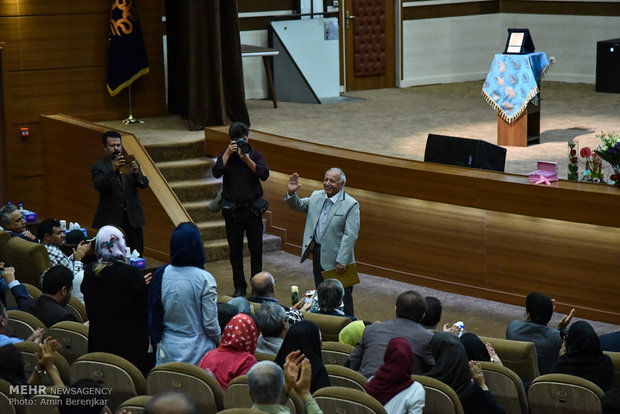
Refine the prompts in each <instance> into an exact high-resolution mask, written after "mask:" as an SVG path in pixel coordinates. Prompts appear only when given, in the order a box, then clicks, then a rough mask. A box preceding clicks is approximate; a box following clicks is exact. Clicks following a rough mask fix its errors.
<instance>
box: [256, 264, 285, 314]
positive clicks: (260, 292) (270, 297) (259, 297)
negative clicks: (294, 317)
mask: <svg viewBox="0 0 620 414" xmlns="http://www.w3.org/2000/svg"><path fill="white" fill-rule="evenodd" d="M250 284H251V285H252V296H251V297H249V298H248V300H249V301H250V302H256V303H263V302H266V301H270V302H275V303H280V302H278V299H276V280H275V279H274V277H273V275H272V274H271V273H269V272H260V273H257V274H255V275H254V276H252V278H251V279H250ZM280 306H282V307H283V308H284V310H288V308H287V307H286V306H284V305H282V304H281V303H280Z"/></svg>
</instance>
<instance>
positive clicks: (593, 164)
mask: <svg viewBox="0 0 620 414" xmlns="http://www.w3.org/2000/svg"><path fill="white" fill-rule="evenodd" d="M579 155H580V156H581V158H583V159H584V160H585V168H586V169H585V171H584V172H583V175H582V176H581V180H582V181H588V182H592V183H601V182H603V183H604V182H605V177H603V173H602V172H601V170H602V168H603V159H602V158H601V157H600V156H599V155H598V154H597V153H596V151H595V152H592V150H591V149H590V147H583V148H582V149H581V150H580V151H579Z"/></svg>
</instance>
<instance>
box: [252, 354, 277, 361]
mask: <svg viewBox="0 0 620 414" xmlns="http://www.w3.org/2000/svg"><path fill="white" fill-rule="evenodd" d="M254 358H256V360H257V361H275V360H276V356H275V355H274V354H266V353H264V352H255V353H254Z"/></svg>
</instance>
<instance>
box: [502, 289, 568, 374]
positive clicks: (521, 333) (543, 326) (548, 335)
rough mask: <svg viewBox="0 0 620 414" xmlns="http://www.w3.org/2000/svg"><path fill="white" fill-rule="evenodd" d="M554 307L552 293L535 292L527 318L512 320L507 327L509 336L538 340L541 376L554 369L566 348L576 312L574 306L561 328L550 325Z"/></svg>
mask: <svg viewBox="0 0 620 414" xmlns="http://www.w3.org/2000/svg"><path fill="white" fill-rule="evenodd" d="M554 307H555V305H554V303H553V300H551V298H550V297H549V296H547V295H545V294H542V293H538V292H532V293H530V294H529V295H527V297H526V298H525V312H526V314H525V321H512V322H510V324H508V327H507V328H506V339H512V340H515V341H528V342H533V343H534V346H535V347H536V355H537V356H538V371H539V372H540V374H541V375H543V374H548V373H550V372H551V368H552V367H553V364H555V361H556V360H557V359H558V354H559V352H560V348H562V338H564V337H565V336H566V327H567V326H568V324H569V323H570V321H571V319H572V318H573V314H574V313H575V309H571V311H570V313H569V314H568V315H567V316H565V317H564V318H563V319H562V320H561V321H560V323H559V324H558V329H553V328H550V327H548V326H547V323H549V321H550V320H551V316H552V315H553V308H554Z"/></svg>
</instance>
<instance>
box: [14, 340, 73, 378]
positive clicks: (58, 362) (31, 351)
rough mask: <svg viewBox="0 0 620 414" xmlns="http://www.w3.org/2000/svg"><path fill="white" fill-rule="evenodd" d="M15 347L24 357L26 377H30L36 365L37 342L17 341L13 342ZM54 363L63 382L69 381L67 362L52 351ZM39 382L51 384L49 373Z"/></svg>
mask: <svg viewBox="0 0 620 414" xmlns="http://www.w3.org/2000/svg"><path fill="white" fill-rule="evenodd" d="M15 347H16V348H17V349H19V351H20V352H21V354H22V356H23V357H24V371H25V372H26V379H28V378H30V375H31V374H32V372H33V371H34V368H35V367H36V366H37V351H38V350H39V344H37V343H34V342H25V341H24V342H19V343H17V344H15ZM54 365H55V366H56V368H57V369H58V373H59V374H60V378H61V379H62V382H63V384H68V383H69V363H68V362H67V360H66V359H65V357H63V356H62V355H60V354H59V353H58V352H54ZM41 384H43V385H53V384H52V381H51V380H50V377H49V374H47V375H45V376H44V377H43V378H42V379H41Z"/></svg>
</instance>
